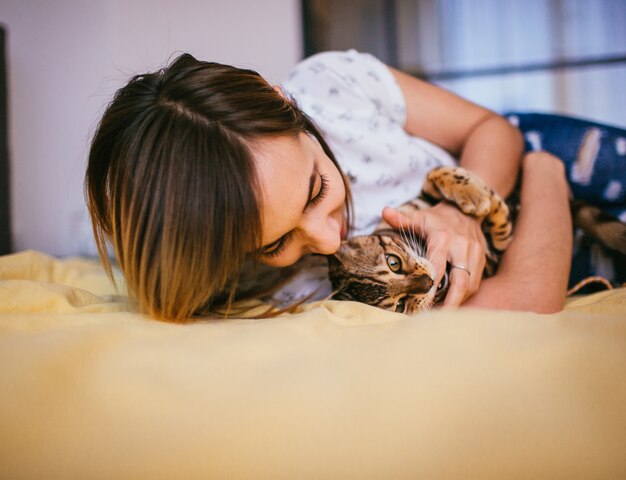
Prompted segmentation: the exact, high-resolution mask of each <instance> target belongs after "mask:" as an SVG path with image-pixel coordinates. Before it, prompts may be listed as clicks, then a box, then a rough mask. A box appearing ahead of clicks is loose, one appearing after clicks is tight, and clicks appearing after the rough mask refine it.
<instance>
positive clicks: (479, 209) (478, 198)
mask: <svg viewBox="0 0 626 480" xmlns="http://www.w3.org/2000/svg"><path fill="white" fill-rule="evenodd" d="M423 191H424V193H426V195H429V196H431V197H433V198H434V199H436V200H442V199H445V200H447V201H448V202H452V203H454V204H455V205H456V206H457V207H458V208H459V209H460V210H461V211H462V212H463V213H465V214H466V215H471V216H473V217H478V218H484V217H486V216H487V215H488V214H489V212H490V211H491V209H492V199H493V195H494V193H493V191H492V190H491V189H490V188H489V187H488V186H487V185H485V183H484V182H483V181H482V180H481V179H480V178H478V177H477V176H476V175H474V174H472V173H471V172H469V171H467V170H465V169H464V168H461V167H439V168H435V169H433V170H431V171H430V172H429V173H428V176H427V177H426V182H425V183H424V188H423Z"/></svg>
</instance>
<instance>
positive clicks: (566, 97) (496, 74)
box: [303, 0, 626, 127]
mask: <svg viewBox="0 0 626 480" xmlns="http://www.w3.org/2000/svg"><path fill="white" fill-rule="evenodd" d="M303 14H304V17H303V18H304V31H305V50H306V51H305V53H306V54H307V55H310V54H312V53H315V52H318V51H323V50H343V49H348V48H356V49H357V50H361V51H367V52H370V53H372V54H374V55H376V56H378V57H379V58H380V59H381V60H383V61H385V62H386V63H388V64H389V65H392V66H395V67H397V68H400V69H401V70H404V71H406V72H409V73H412V74H414V75H417V76H420V77H422V78H426V79H428V80H430V81H432V82H434V83H436V84H439V85H441V86H443V87H445V88H448V89H449V90H452V91H454V92H456V93H458V94H460V95H463V96H464V97H467V98H469V99H471V100H474V101H476V102H478V103H480V104H482V105H485V106H487V107H489V108H492V109H494V110H496V111H500V112H503V111H509V110H518V111H519V110H533V111H551V112H557V113H566V114H571V115H576V116H580V117H584V118H589V119H594V120H598V121H602V122H606V123H613V124H616V125H619V126H622V127H623V126H626V95H624V94H623V89H624V85H626V2H624V1H623V0H594V1H593V2H591V1H588V0H342V1H341V2H334V1H333V0H303Z"/></svg>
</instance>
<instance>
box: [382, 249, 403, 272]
mask: <svg viewBox="0 0 626 480" xmlns="http://www.w3.org/2000/svg"><path fill="white" fill-rule="evenodd" d="M385 259H386V260H387V265H388V266H389V269H390V270H391V271H392V272H394V273H399V272H401V271H402V261H401V260H400V258H399V257H398V256H397V255H394V254H392V253H388V254H387V255H385Z"/></svg>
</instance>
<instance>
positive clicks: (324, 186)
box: [307, 173, 328, 208]
mask: <svg viewBox="0 0 626 480" xmlns="http://www.w3.org/2000/svg"><path fill="white" fill-rule="evenodd" d="M327 193H328V176H326V175H324V174H323V173H320V189H319V190H318V192H317V195H315V196H314V197H313V198H312V199H311V200H309V205H313V206H315V205H317V204H318V203H320V202H321V201H322V200H323V199H324V197H325V196H326V194H327ZM309 205H307V208H308V207H309Z"/></svg>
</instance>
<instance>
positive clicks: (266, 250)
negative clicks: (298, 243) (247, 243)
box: [261, 232, 291, 258]
mask: <svg viewBox="0 0 626 480" xmlns="http://www.w3.org/2000/svg"><path fill="white" fill-rule="evenodd" d="M290 235H291V232H287V233H286V234H285V235H283V236H282V237H280V238H279V239H278V240H276V241H275V242H272V243H270V244H269V245H266V246H265V247H263V248H262V249H261V253H262V254H263V256H265V257H267V258H276V257H278V256H279V255H281V254H282V253H283V252H284V251H285V248H287V240H288V238H289V236H290Z"/></svg>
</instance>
